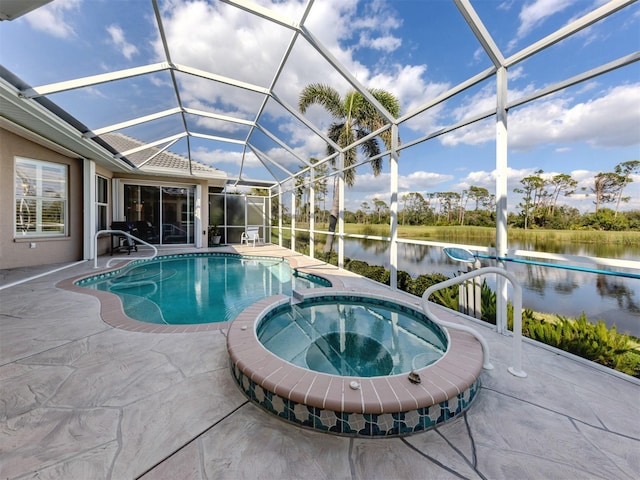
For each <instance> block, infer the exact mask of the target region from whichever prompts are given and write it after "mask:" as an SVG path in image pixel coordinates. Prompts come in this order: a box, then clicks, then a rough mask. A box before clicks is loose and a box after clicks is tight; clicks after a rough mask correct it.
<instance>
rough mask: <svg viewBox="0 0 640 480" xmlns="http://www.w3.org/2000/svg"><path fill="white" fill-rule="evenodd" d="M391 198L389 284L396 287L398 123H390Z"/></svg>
mask: <svg viewBox="0 0 640 480" xmlns="http://www.w3.org/2000/svg"><path fill="white" fill-rule="evenodd" d="M389 163H390V165H389V166H390V169H391V185H390V191H391V199H390V205H389V213H390V218H389V221H390V223H391V225H390V234H391V243H390V245H389V271H390V278H389V285H390V287H391V288H392V289H393V290H396V289H397V288H398V125H396V124H393V125H391V157H390V158H389Z"/></svg>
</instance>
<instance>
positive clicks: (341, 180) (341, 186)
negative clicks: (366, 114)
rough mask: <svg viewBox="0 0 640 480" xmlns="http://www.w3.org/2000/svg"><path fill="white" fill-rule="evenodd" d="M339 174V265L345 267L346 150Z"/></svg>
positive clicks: (341, 155) (342, 155)
mask: <svg viewBox="0 0 640 480" xmlns="http://www.w3.org/2000/svg"><path fill="white" fill-rule="evenodd" d="M339 161H340V165H339V167H338V168H340V173H339V174H338V185H337V188H338V195H339V197H338V204H339V207H338V267H339V268H344V237H343V236H344V170H343V168H344V152H342V153H341V154H340V160H339Z"/></svg>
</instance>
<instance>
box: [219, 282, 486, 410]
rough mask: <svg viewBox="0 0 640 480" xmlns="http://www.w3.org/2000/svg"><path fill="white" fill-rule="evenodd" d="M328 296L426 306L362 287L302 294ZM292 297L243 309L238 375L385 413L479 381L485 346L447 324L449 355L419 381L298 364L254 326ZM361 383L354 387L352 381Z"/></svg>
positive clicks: (441, 398)
mask: <svg viewBox="0 0 640 480" xmlns="http://www.w3.org/2000/svg"><path fill="white" fill-rule="evenodd" d="M323 295H329V296H332V295H337V296H362V297H368V298H377V299H380V300H387V301H389V300H390V301H393V302H394V303H398V304H401V305H403V306H406V307H408V308H412V309H414V310H417V311H421V309H420V307H419V306H418V305H419V302H416V303H414V304H411V303H409V302H406V301H405V300H403V299H399V298H397V297H395V296H391V295H383V294H376V293H371V292H366V293H364V292H357V291H353V290H343V289H339V288H326V289H322V291H317V292H314V291H310V290H307V291H305V292H303V293H301V296H302V297H306V298H308V297H317V296H323ZM290 301H291V300H290V297H288V296H284V295H276V296H273V297H269V298H266V299H263V300H260V301H258V302H256V303H255V304H253V305H252V306H250V307H248V308H247V309H245V310H244V311H243V312H241V313H240V314H239V315H238V316H237V317H236V319H235V320H234V321H233V322H232V323H231V325H230V326H229V330H228V333H227V349H228V352H229V356H230V362H231V366H232V368H233V369H235V370H236V371H237V375H236V378H238V375H241V376H244V377H246V378H247V379H248V381H250V382H251V383H253V384H255V385H257V386H259V387H261V388H262V389H264V390H265V391H267V392H272V393H274V394H275V395H277V396H279V397H282V398H283V399H285V400H288V401H290V402H293V403H294V404H303V405H305V406H308V407H311V408H317V409H321V410H328V411H332V412H350V413H355V414H384V413H389V412H391V413H396V412H408V411H415V410H418V409H423V408H426V407H430V406H433V405H438V404H441V403H442V402H446V401H447V400H449V399H451V398H456V397H458V398H459V397H460V396H461V395H463V394H464V392H467V391H468V390H469V389H470V388H472V387H473V385H475V384H476V382H477V381H478V377H479V376H480V373H481V371H482V360H483V354H482V347H481V345H480V343H479V342H478V340H477V339H476V338H474V337H473V336H472V335H471V334H469V333H467V332H462V331H459V330H449V329H446V328H443V327H441V328H443V330H444V331H445V332H446V333H447V336H448V346H447V350H446V351H445V353H444V355H443V356H442V357H441V358H440V359H439V360H437V361H436V362H434V363H432V364H430V365H428V366H426V367H423V368H420V369H417V370H416V373H418V375H420V377H421V380H422V381H421V382H420V383H412V382H410V381H409V380H408V374H407V373H404V374H399V375H391V376H386V377H370V378H364V377H337V376H333V375H329V374H325V373H319V372H314V371H311V370H307V369H304V368H302V367H298V366H296V365H293V364H291V363H289V362H287V361H285V360H283V359H281V358H279V357H277V356H276V355H275V354H273V353H271V352H270V351H269V350H267V349H266V348H265V347H264V346H263V345H262V344H261V343H260V341H259V340H258V338H257V335H256V332H255V327H256V325H257V323H258V322H259V321H260V320H261V319H262V318H263V317H264V316H265V315H266V314H267V313H268V312H269V311H271V310H272V309H273V308H276V307H278V306H280V305H283V304H286V303H289V302H290ZM354 381H355V382H357V383H358V385H359V388H357V389H353V388H351V386H350V384H351V382H354Z"/></svg>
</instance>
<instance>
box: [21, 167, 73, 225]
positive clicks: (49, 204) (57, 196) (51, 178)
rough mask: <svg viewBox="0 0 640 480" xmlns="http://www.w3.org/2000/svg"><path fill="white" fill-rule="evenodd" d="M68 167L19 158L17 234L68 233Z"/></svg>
mask: <svg viewBox="0 0 640 480" xmlns="http://www.w3.org/2000/svg"><path fill="white" fill-rule="evenodd" d="M67 177H68V173H67V166H66V165H61V164H59V163H50V162H43V161H40V160H30V159H26V158H16V170H15V208H16V216H15V235H16V236H35V235H48V236H59V235H66V234H67V183H68V181H67Z"/></svg>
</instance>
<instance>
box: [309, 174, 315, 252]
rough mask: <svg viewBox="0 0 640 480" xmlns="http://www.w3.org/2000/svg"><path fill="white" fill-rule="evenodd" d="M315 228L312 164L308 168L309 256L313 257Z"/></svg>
mask: <svg viewBox="0 0 640 480" xmlns="http://www.w3.org/2000/svg"><path fill="white" fill-rule="evenodd" d="M315 229H316V186H315V170H314V168H313V166H312V167H311V168H310V169H309V256H310V257H311V258H315V249H316V245H315V244H316V242H315V234H314V233H313V231H314V230H315Z"/></svg>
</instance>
